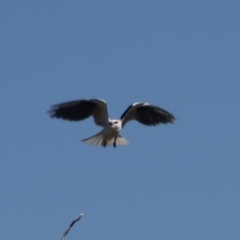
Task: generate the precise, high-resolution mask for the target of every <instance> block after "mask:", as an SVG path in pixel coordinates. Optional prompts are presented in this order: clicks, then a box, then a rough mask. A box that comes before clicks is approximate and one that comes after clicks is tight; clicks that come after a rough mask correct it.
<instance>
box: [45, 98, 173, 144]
mask: <svg viewBox="0 0 240 240" xmlns="http://www.w3.org/2000/svg"><path fill="white" fill-rule="evenodd" d="M48 114H49V115H50V117H52V118H60V119H63V120H68V121H82V120H85V119H87V118H89V117H91V116H92V117H93V120H94V122H95V124H96V125H97V126H100V127H102V128H103V129H102V131H100V132H99V133H97V134H95V135H94V136H91V137H89V138H86V139H83V140H82V142H84V143H86V144H90V145H98V146H102V147H106V146H111V145H113V147H114V148H115V147H116V146H118V145H128V144H129V141H128V140H127V139H125V138H123V137H122V136H121V135H120V131H121V130H122V129H123V127H124V126H125V125H126V123H128V122H129V121H132V120H135V121H138V122H139V123H141V124H143V125H146V126H156V125H158V124H162V123H163V124H167V123H174V121H175V120H176V118H175V117H174V116H173V115H172V114H171V113H169V112H167V111H166V110H164V109H162V108H160V107H157V106H155V105H152V104H149V103H146V102H135V103H133V104H131V105H130V106H129V107H128V108H127V109H126V110H125V111H124V112H123V114H122V115H121V117H120V119H110V118H109V117H108V110H107V103H106V101H104V100H102V99H82V100H75V101H69V102H64V103H60V104H56V105H53V106H52V107H51V108H50V110H49V111H48Z"/></svg>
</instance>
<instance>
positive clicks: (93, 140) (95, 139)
mask: <svg viewBox="0 0 240 240" xmlns="http://www.w3.org/2000/svg"><path fill="white" fill-rule="evenodd" d="M102 141H103V136H102V132H100V133H97V134H96V135H94V136H91V137H89V138H86V139H83V140H82V142H84V143H86V144H90V145H98V146H101V145H102Z"/></svg>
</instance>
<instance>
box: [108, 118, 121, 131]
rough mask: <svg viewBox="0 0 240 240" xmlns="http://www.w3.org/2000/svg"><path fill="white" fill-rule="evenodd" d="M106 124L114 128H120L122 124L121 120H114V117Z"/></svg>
mask: <svg viewBox="0 0 240 240" xmlns="http://www.w3.org/2000/svg"><path fill="white" fill-rule="evenodd" d="M108 124H109V125H110V126H111V128H115V129H119V130H120V129H121V126H122V121H121V120H116V119H109V120H108Z"/></svg>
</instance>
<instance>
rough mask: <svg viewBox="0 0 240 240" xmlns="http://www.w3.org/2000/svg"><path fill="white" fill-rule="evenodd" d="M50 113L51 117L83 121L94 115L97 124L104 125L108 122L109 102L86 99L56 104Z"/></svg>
mask: <svg viewBox="0 0 240 240" xmlns="http://www.w3.org/2000/svg"><path fill="white" fill-rule="evenodd" d="M48 114H49V115H50V116H51V117H55V118H62V119H64V120H69V121H81V120H84V119H86V118H88V117H90V116H93V119H94V122H95V123H96V125H98V126H102V127H104V126H105V125H106V124H107V123H108V112H107V104H106V102H105V101H104V100H101V99H84V100H76V101H71V102H65V103H60V104H56V105H54V106H52V108H51V109H50V110H49V111H48Z"/></svg>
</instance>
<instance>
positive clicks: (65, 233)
mask: <svg viewBox="0 0 240 240" xmlns="http://www.w3.org/2000/svg"><path fill="white" fill-rule="evenodd" d="M83 215H84V214H83V213H81V214H80V215H79V216H78V217H77V218H76V219H75V220H73V221H72V223H71V224H70V226H69V227H68V229H67V230H66V231H65V232H64V234H63V236H62V238H61V240H64V239H65V237H66V235H67V234H68V233H69V231H70V230H71V228H72V226H73V225H74V224H75V222H77V221H79V220H80V219H81V218H82V217H83Z"/></svg>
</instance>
